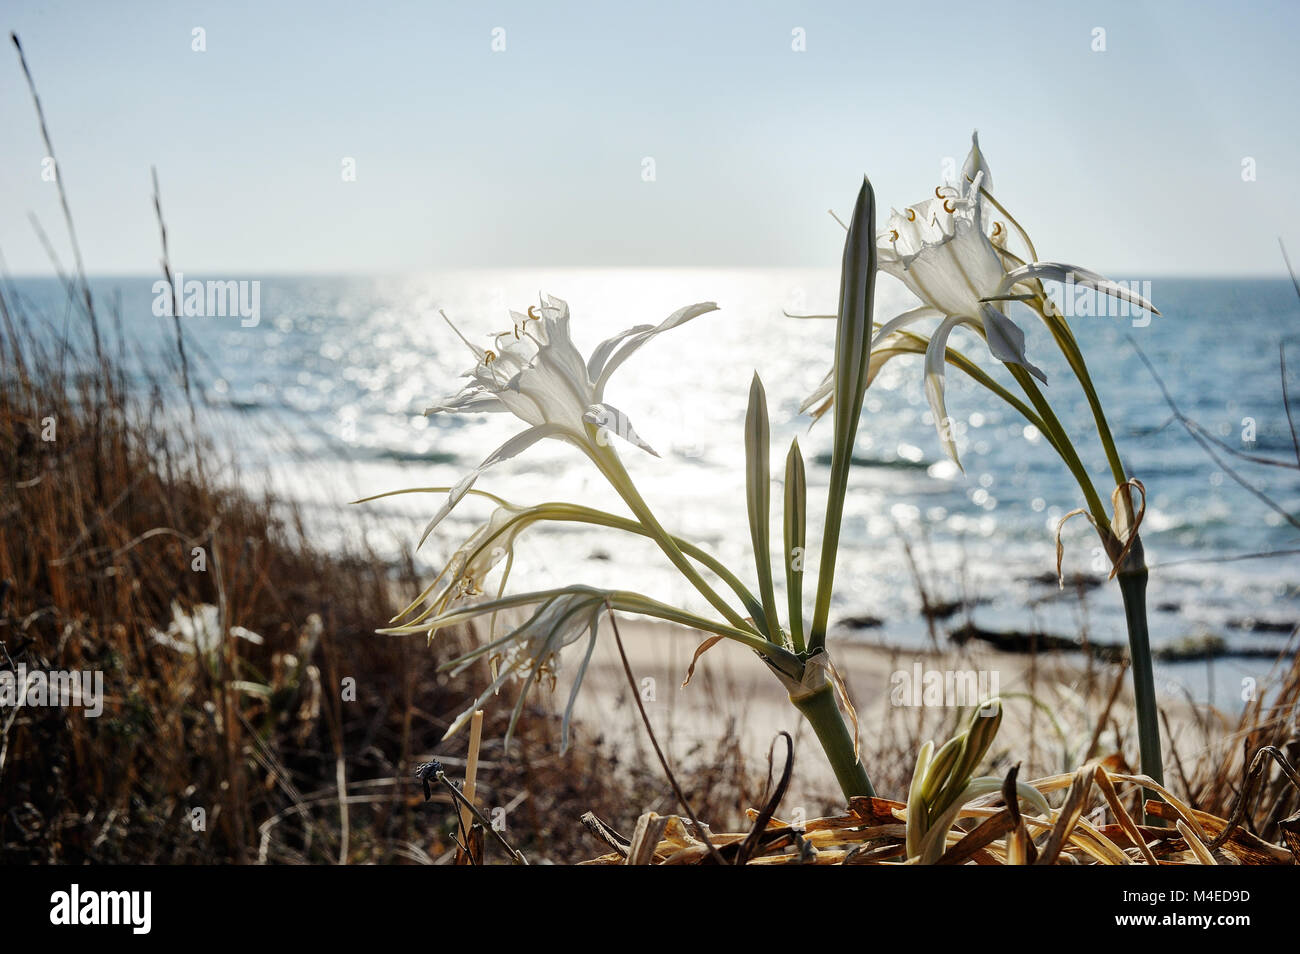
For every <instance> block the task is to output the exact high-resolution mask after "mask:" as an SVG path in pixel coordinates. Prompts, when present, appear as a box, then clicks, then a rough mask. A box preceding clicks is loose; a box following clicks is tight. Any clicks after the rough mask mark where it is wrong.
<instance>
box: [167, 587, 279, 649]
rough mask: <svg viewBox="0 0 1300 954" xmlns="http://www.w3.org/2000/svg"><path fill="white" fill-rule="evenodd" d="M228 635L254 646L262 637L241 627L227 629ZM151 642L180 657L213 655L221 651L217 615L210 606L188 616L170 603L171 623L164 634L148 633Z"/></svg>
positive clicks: (201, 605) (205, 605)
mask: <svg viewBox="0 0 1300 954" xmlns="http://www.w3.org/2000/svg"><path fill="white" fill-rule="evenodd" d="M229 632H230V635H231V636H232V637H234V638H236V639H244V640H247V641H248V642H250V643H253V644H255V645H259V646H260V645H261V644H262V642H263V640H262V637H261V636H259V635H258V634H257V633H254V632H253V631H251V630H247V629H244V627H242V626H232V627H230V630H229ZM150 636H152V637H153V640H154V642H156V643H160V644H161V645H163V646H169V647H171V648H172V649H174V650H176V651H177V652H180V653H186V654H187V655H190V656H193V655H195V654H196V653H202V654H203V655H205V656H209V655H212V654H213V653H215V652H217V651H219V650H220V649H221V644H222V639H221V623H220V613H219V611H218V610H217V608H216V607H215V606H213V605H212V604H211V603H200V604H198V605H197V606H195V607H194V609H193V610H192V611H191V612H189V613H187V612H185V610H183V609H182V608H181V605H180V603H177V602H175V601H173V602H172V621H171V624H170V625H169V626H168V627H167V630H166V631H165V632H161V631H159V630H156V629H155V630H154V631H153V632H152V633H150Z"/></svg>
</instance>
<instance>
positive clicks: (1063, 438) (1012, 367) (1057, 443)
mask: <svg viewBox="0 0 1300 954" xmlns="http://www.w3.org/2000/svg"><path fill="white" fill-rule="evenodd" d="M1007 370H1009V371H1010V372H1011V374H1012V376H1013V377H1015V379H1016V381H1017V382H1019V384H1020V387H1021V388H1023V389H1024V392H1025V394H1027V395H1028V396H1029V400H1030V401H1031V402H1032V403H1033V405H1034V407H1035V409H1037V411H1038V414H1039V416H1040V417H1041V418H1042V419H1043V423H1044V424H1045V425H1047V429H1048V432H1049V435H1050V437H1049V439H1050V440H1051V442H1052V445H1053V446H1054V447H1055V448H1056V452H1057V453H1058V454H1060V455H1061V459H1062V460H1063V461H1065V466H1066V467H1068V468H1070V473H1071V474H1073V475H1074V479H1075V482H1076V483H1078V485H1079V489H1080V490H1081V491H1083V496H1084V498H1085V499H1086V500H1087V502H1088V509H1089V510H1090V511H1091V512H1092V516H1093V519H1094V520H1096V521H1097V527H1098V529H1099V530H1100V528H1102V527H1108V526H1110V515H1109V514H1107V513H1106V505H1105V504H1103V503H1102V502H1101V497H1100V496H1099V495H1098V494H1097V488H1096V487H1094V486H1093V484H1092V478H1091V477H1089V476H1088V469H1087V468H1086V467H1084V466H1083V461H1081V460H1079V455H1078V453H1077V452H1076V451H1075V449H1074V445H1073V444H1072V443H1071V442H1070V436H1069V434H1068V433H1066V430H1065V428H1064V427H1063V426H1062V425H1061V422H1060V420H1058V419H1057V417H1056V412H1055V411H1053V410H1052V406H1051V405H1050V404H1048V403H1047V398H1045V397H1043V392H1042V391H1040V390H1039V389H1038V385H1037V383H1035V381H1034V379H1033V377H1032V376H1031V375H1030V374H1029V372H1028V371H1026V370H1025V369H1024V368H1022V367H1021V366H1020V365H1018V364H1010V363H1008V364H1007Z"/></svg>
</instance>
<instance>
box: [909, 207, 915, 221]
mask: <svg viewBox="0 0 1300 954" xmlns="http://www.w3.org/2000/svg"><path fill="white" fill-rule="evenodd" d="M907 221H909V222H915V221H916V209H908V210H907Z"/></svg>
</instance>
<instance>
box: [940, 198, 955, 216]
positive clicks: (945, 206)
mask: <svg viewBox="0 0 1300 954" xmlns="http://www.w3.org/2000/svg"><path fill="white" fill-rule="evenodd" d="M949 205H952V199H944V200H943V210H944V211H945V212H947V213H948V214H949V215H952V214H953V213H954V212H956V211H957V206H955V205H953V206H952V208H948V206H949Z"/></svg>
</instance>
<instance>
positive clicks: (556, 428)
mask: <svg viewBox="0 0 1300 954" xmlns="http://www.w3.org/2000/svg"><path fill="white" fill-rule="evenodd" d="M567 433H568V430H567V429H566V428H564V427H561V426H560V425H559V424H539V425H538V426H537V427H530V428H528V430H526V431H521V432H520V433H518V434H516V435H515V436H514V437H512V438H510V440H508V441H506V442H505V443H504V444H502V445H501V446H500V447H498V448H497V449H496V450H494V451H493V452H492V453H490V454H488V455H487V457H485V458H483V463H481V464H479V465H478V466H477V467H475V468H474V469H473V470H472V471H470V472H469V473H468V474H466V475H465V476H464V477H462V478H461V479H460V480H459V481H458V482H457V483H456V486H454V487H452V488H451V493H449V494H447V500H446V502H445V503H444V504H443V505H442V506H441V507H439V508H438V512H437V513H436V514H434V515H433V519H432V520H430V521H429V525H428V526H427V527H425V528H424V533H423V534H422V535H421V537H420V542H419V544H418V545H417V549H418V548H419V547H421V546H424V541H425V540H427V539H429V534H431V533H432V532H433V529H434V527H436V526H438V524H440V523H441V522H442V521H443V518H445V517H446V516H447V514H449V513H451V512H452V510H454V509H455V508H456V504H458V503H460V502H461V500H463V499H464V497H465V495H466V494H467V493H469V490H470V488H471V487H473V486H474V481H476V480H478V478H479V475H480V474H482V473H483V471H485V470H487V469H488V468H489V467H492V466H493V465H495V464H499V463H501V462H502V461H504V460H509V459H510V458H512V457H514V456H515V455H517V454H519V453H521V452H522V451H525V450H527V449H528V448H529V447H532V446H533V445H534V444H536V443H537V442H538V441H540V440H541V439H542V438H544V437H560V436H561V435H563V434H567Z"/></svg>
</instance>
